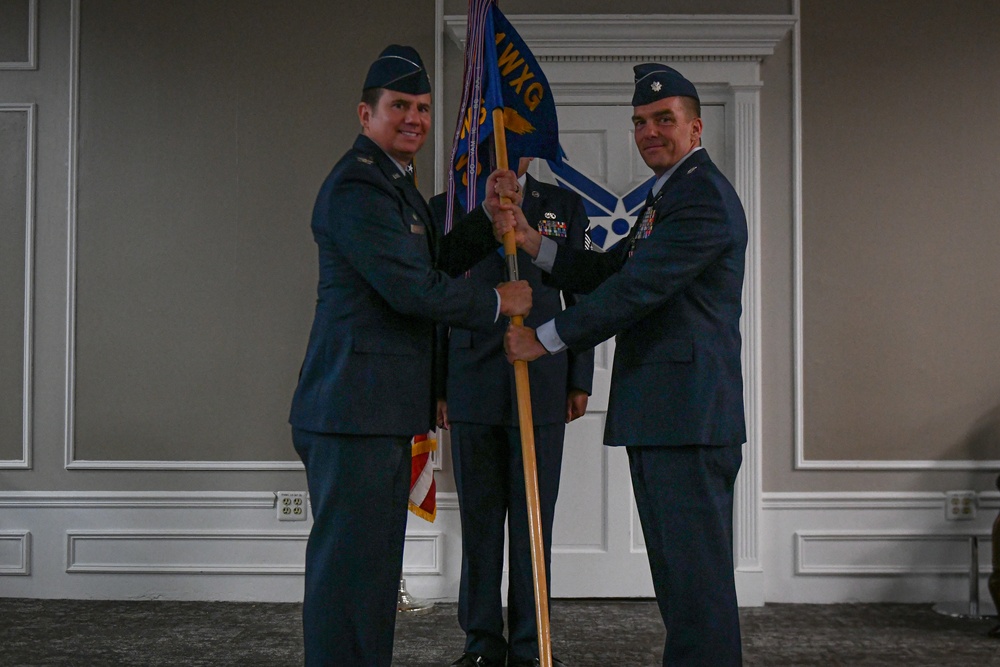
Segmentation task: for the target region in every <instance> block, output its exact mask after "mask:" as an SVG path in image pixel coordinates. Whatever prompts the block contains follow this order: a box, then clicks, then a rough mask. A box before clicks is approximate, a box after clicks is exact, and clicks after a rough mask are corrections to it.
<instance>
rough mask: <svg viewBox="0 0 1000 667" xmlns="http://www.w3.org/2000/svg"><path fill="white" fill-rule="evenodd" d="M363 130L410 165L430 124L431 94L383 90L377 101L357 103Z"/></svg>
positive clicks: (393, 154) (382, 146)
mask: <svg viewBox="0 0 1000 667" xmlns="http://www.w3.org/2000/svg"><path fill="white" fill-rule="evenodd" d="M358 119H359V120H360V121H361V128H362V129H361V132H362V134H364V135H365V136H366V137H368V138H369V139H371V140H372V141H374V142H375V143H376V144H378V145H379V146H380V147H381V148H382V150H384V151H385V152H386V153H388V154H389V155H391V156H392V157H393V158H395V159H396V160H397V161H398V162H401V163H403V164H409V163H410V162H411V161H412V160H413V156H414V155H416V154H417V151H419V150H420V147H421V146H423V145H424V141H425V140H426V139H427V132H428V131H429V130H430V127H431V95H430V93H424V94H422V95H410V94H409V93H400V92H396V91H395V90H383V91H382V94H381V96H380V97H379V98H378V103H377V104H375V106H371V105H369V104H368V103H366V102H362V103H361V104H359V105H358Z"/></svg>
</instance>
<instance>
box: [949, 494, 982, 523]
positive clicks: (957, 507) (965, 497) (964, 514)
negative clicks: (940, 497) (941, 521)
mask: <svg viewBox="0 0 1000 667" xmlns="http://www.w3.org/2000/svg"><path fill="white" fill-rule="evenodd" d="M944 517H945V518H946V519H948V520H949V521H971V520H972V519H975V518H976V492H975V491H946V492H945V494H944Z"/></svg>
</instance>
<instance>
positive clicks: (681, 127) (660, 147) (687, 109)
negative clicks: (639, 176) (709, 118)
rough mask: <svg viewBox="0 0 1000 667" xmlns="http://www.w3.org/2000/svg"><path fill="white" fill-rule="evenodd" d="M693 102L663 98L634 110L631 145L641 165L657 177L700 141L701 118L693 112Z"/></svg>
mask: <svg viewBox="0 0 1000 667" xmlns="http://www.w3.org/2000/svg"><path fill="white" fill-rule="evenodd" d="M692 109H693V100H691V102H689V101H688V99H687V98H684V97H680V96H678V97H665V98H663V99H662V100H657V101H655V102H651V103H649V104H644V105H642V106H638V107H634V111H633V113H632V125H633V127H634V129H635V145H636V147H637V148H638V149H639V154H640V155H642V159H643V162H645V163H646V166H648V167H649V168H650V169H652V170H653V172H654V173H655V174H656V175H657V176H661V175H663V173H664V172H666V171H667V170H668V169H670V168H671V167H672V166H674V165H675V164H677V163H678V162H679V161H680V159H681V158H682V157H684V156H685V155H687V154H688V153H689V152H690V151H691V149H692V148H694V147H695V146H697V145H698V144H699V143H700V141H701V118H697V117H696V116H695V115H694V113H693V111H692Z"/></svg>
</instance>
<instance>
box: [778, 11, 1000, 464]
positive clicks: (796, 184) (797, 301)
mask: <svg viewBox="0 0 1000 667" xmlns="http://www.w3.org/2000/svg"><path fill="white" fill-rule="evenodd" d="M793 2H794V9H793V11H794V16H795V25H794V28H793V31H792V104H793V108H792V153H793V160H792V181H793V186H792V242H793V257H792V274H793V276H794V278H793V286H792V308H793V317H792V319H793V334H792V336H793V342H792V347H793V351H794V353H793V368H794V382H793V395H794V436H793V437H794V449H795V463H794V465H795V469H796V470H876V471H885V470H1000V459H994V460H984V461H972V460H961V459H954V460H945V461H942V460H897V459H879V460H876V459H871V460H869V459H864V460H840V459H837V460H831V459H810V458H808V457H807V455H806V451H805V417H804V414H805V398H804V395H805V377H804V359H805V356H804V323H803V309H804V304H803V292H804V284H803V276H804V270H803V254H802V233H803V219H802V31H801V26H800V17H801V12H800V5H801V0H793Z"/></svg>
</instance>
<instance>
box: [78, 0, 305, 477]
mask: <svg viewBox="0 0 1000 667" xmlns="http://www.w3.org/2000/svg"><path fill="white" fill-rule="evenodd" d="M80 12H81V4H80V0H72V2H71V3H70V43H69V132H68V136H69V141H68V155H67V165H68V169H67V202H68V203H67V211H66V227H67V233H66V238H67V244H66V332H65V353H66V372H65V386H64V396H63V414H64V419H65V424H64V430H63V445H64V446H63V449H64V466H65V468H66V469H67V470H147V471H153V470H158V471H166V472H183V471H194V470H210V471H214V472H225V471H233V472H246V471H279V470H303V466H302V463H301V461H297V460H290V461H219V460H211V461H197V460H184V461H167V460H148V461H147V460H126V459H122V460H115V459H113V460H108V459H81V458H78V457H77V455H76V447H75V439H74V431H75V424H76V417H75V410H76V406H75V389H76V303H77V298H76V297H77V294H76V275H77V211H78V209H77V197H78V184H79V182H78V171H79V155H78V153H79V139H80V137H79V123H80V100H79V91H80Z"/></svg>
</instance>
